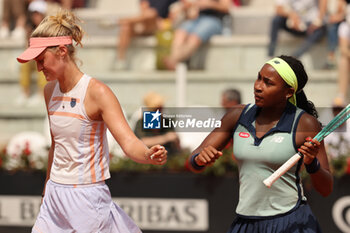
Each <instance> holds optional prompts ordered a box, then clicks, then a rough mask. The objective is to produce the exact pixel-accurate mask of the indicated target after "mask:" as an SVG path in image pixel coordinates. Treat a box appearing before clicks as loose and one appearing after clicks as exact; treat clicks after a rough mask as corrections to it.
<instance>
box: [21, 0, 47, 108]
mask: <svg viewBox="0 0 350 233" xmlns="http://www.w3.org/2000/svg"><path fill="white" fill-rule="evenodd" d="M46 12H47V3H46V1H44V0H33V1H31V2H30V3H29V5H28V13H29V18H28V20H27V25H26V33H27V38H29V37H30V34H31V33H32V31H33V30H34V29H35V28H36V27H37V26H38V25H39V24H40V22H41V21H42V20H43V19H44V18H45V16H46ZM33 74H34V75H33ZM32 76H36V83H37V94H34V95H32V93H31V89H32V87H31V83H32ZM19 83H20V85H21V88H22V94H21V95H19V96H18V98H17V99H16V104H17V105H20V106H21V105H26V104H28V105H29V106H34V105H37V104H39V103H40V102H42V101H43V89H44V86H45V84H46V79H45V76H44V74H43V72H38V71H37V67H36V63H35V61H34V60H33V61H30V62H27V63H21V64H20V82H19Z"/></svg>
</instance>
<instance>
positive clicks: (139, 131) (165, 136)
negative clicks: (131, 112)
mask: <svg viewBox="0 0 350 233" xmlns="http://www.w3.org/2000/svg"><path fill="white" fill-rule="evenodd" d="M143 102H144V105H145V106H146V107H147V110H149V111H157V110H159V112H162V108H163V106H164V102H165V98H164V97H163V96H161V95H160V94H158V93H156V92H149V93H148V94H146V95H145V97H144V99H143ZM135 135H136V136H137V137H138V138H140V139H141V140H142V141H143V143H145V144H146V146H154V145H157V144H158V143H160V144H162V145H163V146H164V147H165V149H166V150H167V151H168V154H169V155H174V154H176V153H179V152H180V151H181V146H180V140H179V137H178V135H177V133H176V132H175V130H174V129H173V128H163V127H160V129H143V119H142V118H141V119H139V120H138V121H137V123H136V127H135Z"/></svg>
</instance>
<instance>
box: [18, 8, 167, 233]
mask: <svg viewBox="0 0 350 233" xmlns="http://www.w3.org/2000/svg"><path fill="white" fill-rule="evenodd" d="M78 23H79V20H78V19H77V18H76V17H75V16H74V14H72V13H71V12H68V11H61V12H59V13H58V14H57V15H55V16H48V17H46V18H45V19H44V20H43V21H42V22H41V23H40V25H39V26H38V27H37V28H36V29H35V30H34V32H33V33H32V35H31V38H30V41H29V44H30V45H29V48H28V49H27V50H26V51H24V52H23V53H22V54H21V55H20V56H19V57H18V58H17V60H18V61H19V62H27V61H29V60H35V61H36V63H37V69H38V71H43V73H44V74H45V77H46V79H47V81H49V82H48V84H47V85H46V86H45V90H44V93H45V101H46V107H47V112H48V115H49V122H50V130H51V136H52V145H51V149H50V151H49V162H48V170H47V178H46V183H45V189H44V193H43V202H42V205H41V208H40V212H39V215H38V217H37V220H36V222H35V225H34V226H33V229H32V232H35V233H39V232H40V233H43V232H45V233H59V232H60V233H61V232H91V233H96V232H101V233H140V232H141V231H140V229H139V228H138V227H137V226H136V225H135V223H134V222H133V221H132V220H131V218H130V217H129V216H127V215H126V214H125V213H124V212H123V211H122V209H121V208H120V207H118V205H116V204H115V203H113V202H112V199H111V194H110V192H109V189H108V186H107V185H106V184H105V180H106V179H108V178H110V173H109V152H108V146H107V139H106V129H107V128H108V129H109V130H110V132H111V133H112V135H113V136H114V138H115V139H116V140H117V142H118V143H119V144H120V146H121V147H122V149H123V150H124V152H125V154H126V155H127V156H129V157H130V158H131V159H133V160H135V161H136V162H138V163H150V164H155V165H162V164H164V163H165V162H166V159H167V151H166V150H165V149H164V147H163V146H160V145H156V146H153V147H151V148H148V147H146V146H145V145H144V144H143V143H142V141H141V140H139V139H138V138H137V137H136V136H135V135H134V134H133V132H132V130H131V129H130V128H129V126H128V124H127V122H126V120H125V118H124V115H123V113H122V110H121V107H120V104H119V102H118V100H117V98H116V96H115V95H114V94H113V92H112V91H111V90H110V89H109V88H108V87H107V86H106V85H105V84H103V83H102V82H100V81H98V80H97V79H95V78H91V77H90V76H88V75H87V74H84V73H82V72H81V71H80V70H79V68H78V67H77V65H76V60H75V56H74V54H75V47H74V45H73V42H75V43H76V44H77V45H81V41H82V37H83V30H82V29H81V27H80V26H79V24H78Z"/></svg>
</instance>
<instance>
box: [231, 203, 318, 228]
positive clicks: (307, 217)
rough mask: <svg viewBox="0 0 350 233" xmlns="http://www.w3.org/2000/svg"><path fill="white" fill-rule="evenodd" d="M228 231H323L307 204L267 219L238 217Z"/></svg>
mask: <svg viewBox="0 0 350 233" xmlns="http://www.w3.org/2000/svg"><path fill="white" fill-rule="evenodd" d="M227 233H322V231H321V228H320V225H319V224H318V222H317V220H316V217H315V216H314V215H313V213H312V211H311V209H310V207H309V206H308V205H307V204H301V205H300V206H299V207H298V208H297V209H295V210H294V211H293V212H291V213H288V214H286V215H282V216H276V217H271V218H267V219H265V218H264V219H247V218H242V217H237V218H236V219H235V220H234V221H233V223H232V225H231V228H230V229H229V230H228V231H227Z"/></svg>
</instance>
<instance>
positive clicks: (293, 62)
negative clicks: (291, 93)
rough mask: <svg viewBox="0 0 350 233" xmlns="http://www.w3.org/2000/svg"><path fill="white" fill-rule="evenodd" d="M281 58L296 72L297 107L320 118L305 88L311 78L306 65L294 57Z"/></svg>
mask: <svg viewBox="0 0 350 233" xmlns="http://www.w3.org/2000/svg"><path fill="white" fill-rule="evenodd" d="M279 58H281V59H283V60H284V61H285V62H287V63H288V64H289V66H290V67H291V68H292V70H293V71H294V73H295V75H296V77H297V80H298V90H297V91H296V100H297V107H299V108H301V109H303V110H304V111H305V112H307V113H309V114H310V115H312V116H314V117H316V118H318V113H317V110H316V108H315V105H314V103H312V102H311V101H310V100H308V99H307V97H306V95H305V92H304V90H303V88H304V87H305V85H306V83H307V81H308V79H309V77H308V75H307V73H306V71H305V69H304V65H303V64H302V63H301V62H300V61H299V60H298V59H296V58H294V57H292V56H286V55H281V56H279Z"/></svg>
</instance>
